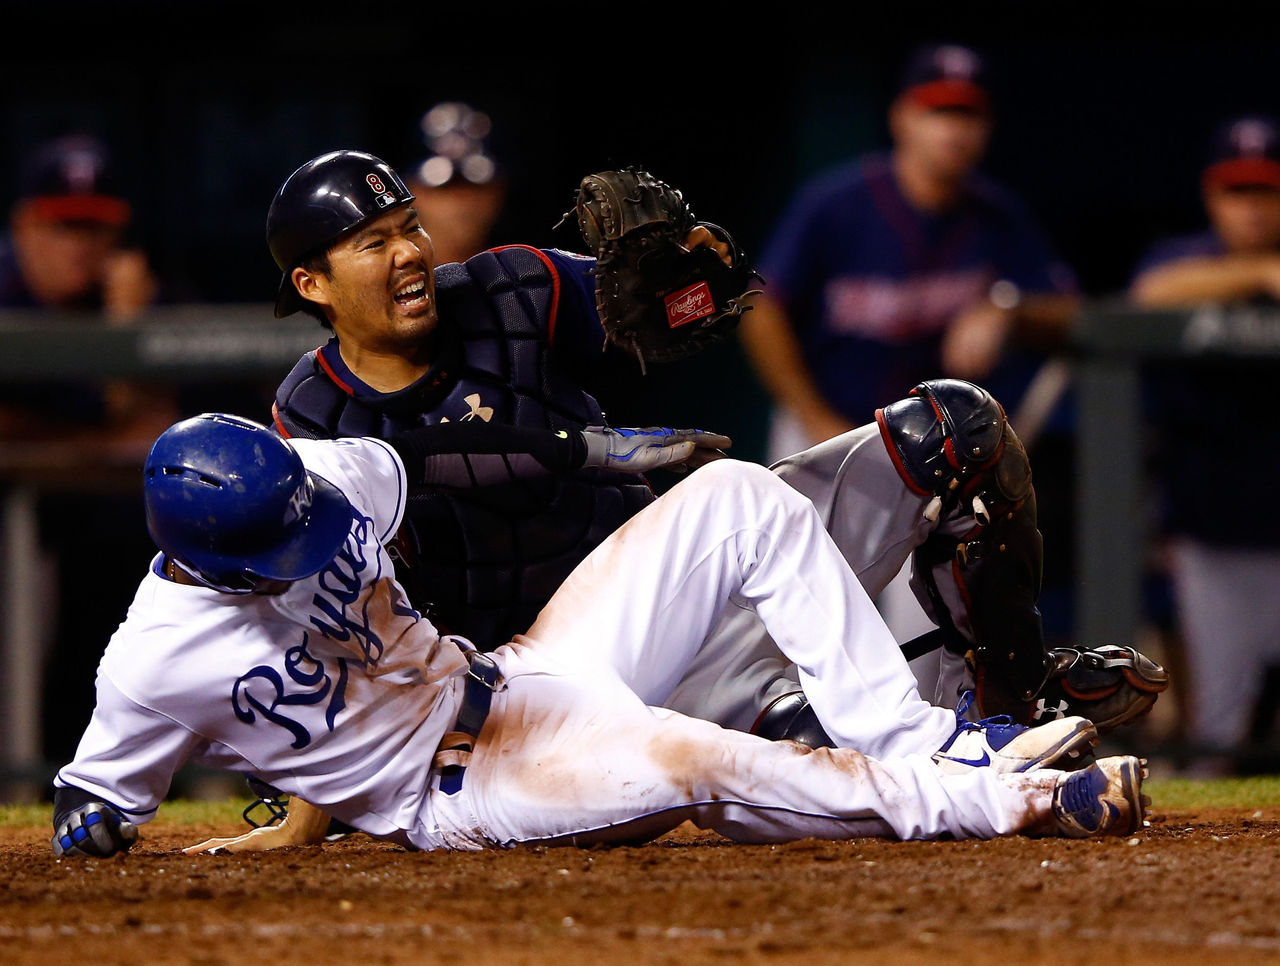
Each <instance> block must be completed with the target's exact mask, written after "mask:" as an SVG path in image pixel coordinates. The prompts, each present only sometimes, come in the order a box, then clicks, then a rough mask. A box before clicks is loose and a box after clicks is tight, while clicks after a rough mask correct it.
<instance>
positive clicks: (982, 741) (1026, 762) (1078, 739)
mask: <svg viewBox="0 0 1280 966" xmlns="http://www.w3.org/2000/svg"><path fill="white" fill-rule="evenodd" d="M970 701H971V699H969V700H966V701H965V702H964V703H962V704H961V706H960V708H959V709H958V710H957V711H956V720H957V722H958V726H957V727H956V730H955V733H954V734H952V735H951V737H950V738H948V739H947V743H946V744H945V745H943V746H942V747H941V748H940V749H938V751H936V752H935V753H934V755H933V760H934V762H935V763H937V765H938V767H939V768H940V769H942V771H943V772H944V773H946V774H956V773H959V772H963V771H965V770H966V769H969V768H993V769H995V770H996V771H999V772H1024V771H1033V770H1035V769H1037V768H1060V769H1063V770H1071V769H1074V768H1075V767H1077V766H1078V764H1079V763H1080V758H1081V756H1082V755H1084V754H1085V753H1086V752H1088V751H1090V750H1091V749H1092V748H1093V747H1094V746H1095V745H1096V744H1097V743H1098V729H1097V728H1095V727H1094V725H1093V722H1092V721H1089V720H1088V719H1087V718H1080V717H1071V718H1059V719H1058V720H1056V721H1049V722H1046V723H1045V724H1042V725H1037V726H1036V727H1034V728H1028V727H1026V726H1025V725H1020V724H1016V723H1014V721H1013V719H1012V718H1010V717H1009V716H1008V715H997V716H995V717H992V718H983V719H982V720H981V721H967V720H965V719H964V717H963V715H964V712H965V711H966V710H967V709H968V706H969V703H970Z"/></svg>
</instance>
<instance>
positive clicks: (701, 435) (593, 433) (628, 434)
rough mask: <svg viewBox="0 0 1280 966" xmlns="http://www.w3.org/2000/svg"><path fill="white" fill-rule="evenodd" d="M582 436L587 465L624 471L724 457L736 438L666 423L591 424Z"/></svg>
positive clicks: (683, 467) (677, 465)
mask: <svg viewBox="0 0 1280 966" xmlns="http://www.w3.org/2000/svg"><path fill="white" fill-rule="evenodd" d="M582 439H583V441H584V442H585V443H586V444H587V457H586V460H585V461H584V462H583V464H582V465H583V466H598V467H601V468H603V469H607V470H617V471H619V472H622V473H647V472H649V470H653V469H657V468H658V467H660V466H667V467H671V468H673V469H680V470H683V469H686V468H687V466H686V465H684V464H688V465H692V466H701V465H702V464H704V463H707V462H710V460H712V459H718V458H720V457H723V456H724V455H725V454H724V453H722V452H720V450H721V449H724V448H727V447H729V446H732V445H733V440H731V439H729V437H728V436H721V435H720V434H719V433H708V432H705V431H704V430H701V429H671V428H669V427H666V426H646V427H645V428H643V429H611V428H609V427H607V426H588V427H587V428H586V429H584V430H582Z"/></svg>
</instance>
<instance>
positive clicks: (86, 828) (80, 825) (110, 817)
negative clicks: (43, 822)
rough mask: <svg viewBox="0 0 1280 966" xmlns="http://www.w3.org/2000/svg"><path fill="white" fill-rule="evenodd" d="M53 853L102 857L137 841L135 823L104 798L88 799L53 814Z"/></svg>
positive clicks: (121, 850) (120, 850) (127, 847)
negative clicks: (72, 807)
mask: <svg viewBox="0 0 1280 966" xmlns="http://www.w3.org/2000/svg"><path fill="white" fill-rule="evenodd" d="M53 829H54V831H53V841H52V845H53V854H54V855H55V856H57V857H59V858H60V857H62V856H64V855H77V856H90V857H92V858H98V859H105V858H107V857H108V856H112V855H115V854H116V853H117V852H127V851H128V850H129V849H131V848H133V843H134V842H136V841H138V826H136V825H134V824H133V823H132V822H130V821H128V820H127V819H126V818H125V817H124V816H123V815H121V814H120V813H119V812H118V811H116V810H115V809H114V808H112V807H111V806H110V805H108V804H107V803H106V802H89V803H88V804H86V805H81V806H80V807H79V808H75V809H73V810H71V811H70V812H65V813H63V814H61V815H57V816H55V817H54V826H53Z"/></svg>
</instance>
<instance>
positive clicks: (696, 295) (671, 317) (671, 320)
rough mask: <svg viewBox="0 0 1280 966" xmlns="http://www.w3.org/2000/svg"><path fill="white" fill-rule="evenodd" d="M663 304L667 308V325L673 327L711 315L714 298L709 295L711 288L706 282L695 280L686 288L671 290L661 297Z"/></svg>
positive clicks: (714, 305)
mask: <svg viewBox="0 0 1280 966" xmlns="http://www.w3.org/2000/svg"><path fill="white" fill-rule="evenodd" d="M663 304H664V305H666V308H667V325H668V326H669V327H670V328H673V329H676V328H679V327H680V326H682V325H688V324H689V323H690V322H693V321H696V320H697V319H701V318H705V317H706V316H708V315H712V314H714V313H715V310H716V303H715V300H714V299H713V298H712V297H711V289H710V288H708V287H707V283H706V282H697V283H696V284H694V285H690V286H689V287H688V288H682V289H680V291H678V292H672V293H671V294H670V295H668V296H667V297H666V298H665V299H663Z"/></svg>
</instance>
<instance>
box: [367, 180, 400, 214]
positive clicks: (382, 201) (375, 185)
mask: <svg viewBox="0 0 1280 966" xmlns="http://www.w3.org/2000/svg"><path fill="white" fill-rule="evenodd" d="M364 180H365V181H367V182H368V183H369V187H370V188H372V189H373V190H374V191H375V192H377V196H376V197H375V198H374V199H373V201H374V204H376V205H377V206H378V207H379V208H390V207H391V206H392V205H394V204H395V203H396V202H398V201H399V200H400V199H399V198H397V197H396V193H395V192H394V191H392V190H391V189H390V188H388V187H387V186H386V185H385V184H384V183H383V181H382V179H381V178H379V177H378V174H377V172H376V171H370V172H369V173H368V174H367V175H365V179H364Z"/></svg>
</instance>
